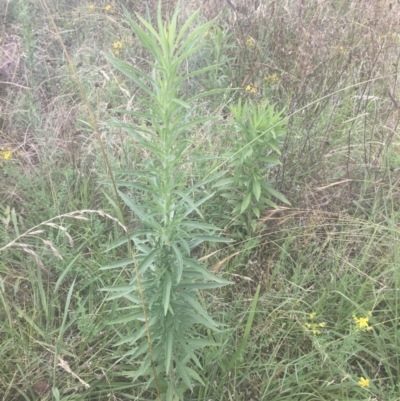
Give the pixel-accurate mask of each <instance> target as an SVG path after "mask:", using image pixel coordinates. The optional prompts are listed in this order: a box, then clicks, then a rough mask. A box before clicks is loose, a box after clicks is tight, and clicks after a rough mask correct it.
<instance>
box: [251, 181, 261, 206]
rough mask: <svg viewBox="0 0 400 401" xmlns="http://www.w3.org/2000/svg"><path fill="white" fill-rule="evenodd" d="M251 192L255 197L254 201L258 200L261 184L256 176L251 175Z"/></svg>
mask: <svg viewBox="0 0 400 401" xmlns="http://www.w3.org/2000/svg"><path fill="white" fill-rule="evenodd" d="M252 190H253V194H254V196H255V198H256V201H257V202H258V201H259V200H260V195H261V185H260V183H259V182H258V179H257V177H253V186H252Z"/></svg>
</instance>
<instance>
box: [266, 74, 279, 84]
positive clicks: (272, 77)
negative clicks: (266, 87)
mask: <svg viewBox="0 0 400 401" xmlns="http://www.w3.org/2000/svg"><path fill="white" fill-rule="evenodd" d="M264 81H265V82H267V83H270V84H276V83H278V82H279V78H278V75H276V74H275V73H274V74H272V75H266V76H265V77H264Z"/></svg>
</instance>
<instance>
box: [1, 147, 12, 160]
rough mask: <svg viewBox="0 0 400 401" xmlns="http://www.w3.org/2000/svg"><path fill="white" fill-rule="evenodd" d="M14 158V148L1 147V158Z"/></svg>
mask: <svg viewBox="0 0 400 401" xmlns="http://www.w3.org/2000/svg"><path fill="white" fill-rule="evenodd" d="M11 158H12V149H11V148H6V149H4V148H0V159H3V160H9V159H11Z"/></svg>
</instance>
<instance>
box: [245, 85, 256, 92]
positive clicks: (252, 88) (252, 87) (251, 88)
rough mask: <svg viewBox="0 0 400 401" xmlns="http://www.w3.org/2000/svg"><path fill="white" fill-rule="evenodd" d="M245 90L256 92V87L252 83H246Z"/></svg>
mask: <svg viewBox="0 0 400 401" xmlns="http://www.w3.org/2000/svg"><path fill="white" fill-rule="evenodd" d="M246 92H250V93H257V89H256V88H255V87H254V86H253V85H247V86H246Z"/></svg>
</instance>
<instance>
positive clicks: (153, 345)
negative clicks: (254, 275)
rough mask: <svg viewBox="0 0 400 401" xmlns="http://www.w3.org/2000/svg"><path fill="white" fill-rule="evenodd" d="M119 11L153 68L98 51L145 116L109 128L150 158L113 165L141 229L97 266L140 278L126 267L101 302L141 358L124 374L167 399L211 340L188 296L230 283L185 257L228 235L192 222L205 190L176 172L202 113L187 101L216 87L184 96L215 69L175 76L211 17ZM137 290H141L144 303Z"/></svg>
mask: <svg viewBox="0 0 400 401" xmlns="http://www.w3.org/2000/svg"><path fill="white" fill-rule="evenodd" d="M126 17H127V19H128V20H129V23H130V25H131V27H132V30H133V31H134V33H135V34H136V36H137V38H138V39H139V40H140V41H141V43H142V44H143V45H144V46H145V48H146V49H147V50H148V52H149V53H150V54H151V57H152V58H153V60H154V61H153V62H151V63H150V66H151V67H152V71H151V73H146V72H144V71H142V70H139V69H137V68H136V67H133V66H132V65H130V64H128V63H126V62H123V61H121V60H119V59H117V58H115V57H111V56H107V59H108V60H109V61H110V62H111V63H112V64H113V66H114V67H116V68H117V69H119V70H120V71H121V72H122V73H123V74H125V75H126V77H127V78H129V79H130V80H132V81H133V82H134V83H135V84H136V85H137V86H138V87H139V88H140V89H141V90H142V91H143V93H144V95H145V97H146V100H144V102H143V103H144V105H145V110H144V111H140V112H126V113H127V114H129V115H131V116H134V117H136V118H137V119H139V121H143V122H147V126H150V127H151V128H148V127H147V126H145V127H143V126H140V125H134V124H127V123H122V122H118V121H116V122H114V123H113V125H114V126H117V127H121V128H123V129H124V130H125V131H126V132H127V133H128V135H129V136H130V137H131V138H133V139H135V140H136V141H137V143H138V145H139V146H141V147H142V148H143V149H146V150H147V151H148V152H149V154H150V155H151V160H150V161H149V162H148V163H147V165H146V169H145V171H138V170H130V171H123V172H120V173H118V172H117V174H118V176H119V178H118V180H117V182H116V184H117V185H118V187H119V188H124V189H123V190H122V189H121V190H119V195H120V197H121V199H122V201H123V202H124V203H125V204H126V205H127V206H128V207H129V208H130V209H131V211H132V212H133V214H134V215H135V217H136V218H138V219H139V221H140V223H141V225H142V229H135V230H133V231H132V232H131V233H129V234H128V235H127V236H125V237H124V238H122V239H120V240H118V241H117V242H116V243H115V244H114V245H113V246H112V247H110V248H109V249H113V248H115V247H117V246H121V245H123V244H125V243H128V244H129V243H130V241H132V242H133V244H134V253H135V254H134V256H133V257H129V258H125V259H123V260H119V261H115V262H113V263H111V264H109V265H107V266H104V267H103V268H102V269H104V270H108V269H116V268H121V267H124V266H130V268H133V266H136V267H137V273H138V274H139V275H140V277H141V278H140V281H139V277H138V276H137V275H135V274H134V271H132V272H131V273H130V276H131V279H130V280H128V281H127V282H126V283H124V284H121V283H119V284H118V285H117V286H111V287H106V288H104V289H103V290H104V291H107V292H109V294H110V295H109V299H112V300H118V301H119V302H118V306H117V307H116V308H115V314H114V316H115V318H114V319H113V320H112V321H111V322H110V324H113V325H119V324H125V325H128V327H131V328H132V329H133V328H136V329H135V330H134V331H131V330H128V332H127V333H126V334H125V335H123V336H121V339H120V341H119V342H118V343H117V345H127V346H128V347H129V350H128V351H127V352H126V356H125V358H124V359H125V360H126V361H130V362H131V363H136V362H137V361H138V360H141V365H140V367H139V368H138V369H136V370H132V371H129V372H125V374H126V375H128V376H129V377H133V378H138V377H140V376H145V377H147V378H149V377H150V378H151V379H148V383H149V385H152V386H156V387H157V389H161V391H162V392H163V393H165V394H164V395H165V396H166V398H167V399H168V400H172V399H175V398H176V397H179V398H180V399H183V392H184V390H185V389H192V388H193V383H194V382H197V383H201V384H204V383H203V381H202V379H201V377H200V375H199V374H198V373H197V370H199V369H201V368H202V366H201V363H200V359H199V355H198V351H199V349H201V348H203V347H205V346H208V345H215V344H214V343H213V342H212V341H209V340H207V339H203V338H201V336H200V337H199V335H200V333H201V332H200V331H199V327H200V326H205V327H206V328H207V329H209V330H212V331H215V330H217V327H218V325H217V323H215V322H214V321H213V320H212V319H211V317H210V316H209V315H208V313H207V312H206V310H205V309H204V308H203V307H202V306H201V304H200V302H199V299H198V295H197V293H198V291H200V290H205V289H212V288H218V287H221V286H224V285H226V284H228V283H229V282H228V281H226V280H223V279H221V278H219V277H217V276H214V275H212V274H210V273H209V272H208V271H207V270H206V269H205V268H204V267H202V265H201V263H200V262H198V261H197V260H196V259H195V258H193V257H192V256H191V254H192V252H193V249H194V248H195V247H196V246H198V245H199V244H201V243H202V242H204V241H211V242H212V241H214V242H228V241H229V240H227V239H224V238H221V237H219V236H216V233H217V232H218V231H219V230H218V228H217V227H215V226H213V225H210V224H206V223H203V222H200V221H198V220H197V218H200V219H202V218H203V215H202V212H201V210H200V206H201V205H202V204H203V203H204V202H206V201H208V200H209V199H210V198H211V197H212V196H213V194H209V195H206V196H201V195H200V194H201V192H199V190H198V188H199V187H200V186H203V185H205V184H206V182H205V181H203V182H199V183H196V184H195V185H193V186H191V187H187V178H186V177H185V173H184V170H183V169H182V167H183V166H184V164H185V156H186V149H187V148H188V146H189V144H190V142H189V140H188V139H187V136H186V134H187V133H188V132H190V130H191V129H193V128H194V127H195V126H196V125H198V124H200V123H203V122H205V121H208V120H210V118H205V117H194V116H193V114H194V110H195V109H194V107H193V104H194V101H195V100H198V99H200V98H204V97H206V96H209V95H210V94H212V93H215V91H209V92H204V93H200V94H197V95H195V96H193V97H192V98H190V99H183V98H182V95H181V92H180V88H181V85H182V83H183V82H184V81H186V80H188V79H191V77H193V76H196V75H199V74H202V73H205V72H206V71H209V70H211V69H213V68H214V67H213V66H211V67H206V68H203V69H201V70H197V71H193V72H189V73H184V72H183V70H182V68H181V65H182V64H183V63H184V62H185V61H186V60H187V59H188V58H189V57H190V56H191V55H192V54H193V53H195V52H196V51H198V50H199V49H200V48H201V47H202V46H203V44H204V40H203V37H204V33H205V32H206V31H207V30H208V29H209V28H210V27H211V26H212V24H213V22H212V21H210V22H208V23H206V24H203V25H200V26H198V27H197V28H195V29H193V31H191V32H189V28H190V27H191V26H192V24H193V22H194V19H195V17H196V14H193V15H192V16H191V17H190V18H189V19H188V20H187V21H186V22H185V24H184V25H183V27H182V28H181V29H180V30H179V31H177V17H178V10H176V11H175V13H174V15H173V16H172V18H171V20H170V22H168V23H164V22H163V21H162V17H161V12H160V9H159V10H158V15H157V28H154V27H153V26H152V24H151V23H150V22H149V20H145V19H144V18H142V17H141V16H139V15H137V18H138V20H139V22H140V24H141V26H143V27H144V28H142V27H141V26H139V24H138V23H136V22H135V21H133V20H132V18H131V17H130V16H129V15H128V14H127V13H126ZM211 179H214V178H211ZM209 180H210V179H209ZM138 192H139V193H141V196H140V197H139V199H138V200H136V199H137V198H136V197H135V196H134V193H136V194H137V193H138ZM114 206H115V207H116V205H115V204H114ZM196 216H197V218H196ZM139 293H141V294H142V295H143V298H142V300H143V299H144V304H142V301H141V298H140V297H139ZM126 302H128V305H129V306H127V304H126ZM134 322H141V323H139V324H135V323H134ZM143 322H144V324H143ZM194 335H196V338H194ZM128 355H129V356H128ZM163 383H166V388H165V386H164V385H163Z"/></svg>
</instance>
